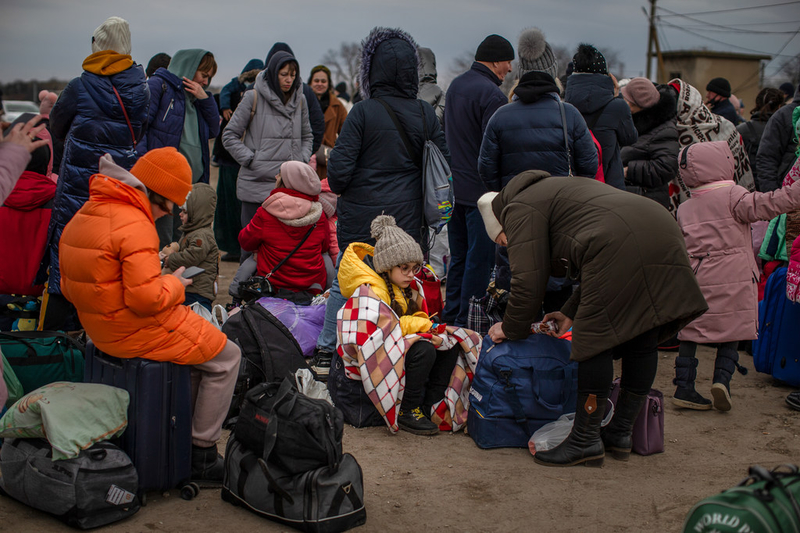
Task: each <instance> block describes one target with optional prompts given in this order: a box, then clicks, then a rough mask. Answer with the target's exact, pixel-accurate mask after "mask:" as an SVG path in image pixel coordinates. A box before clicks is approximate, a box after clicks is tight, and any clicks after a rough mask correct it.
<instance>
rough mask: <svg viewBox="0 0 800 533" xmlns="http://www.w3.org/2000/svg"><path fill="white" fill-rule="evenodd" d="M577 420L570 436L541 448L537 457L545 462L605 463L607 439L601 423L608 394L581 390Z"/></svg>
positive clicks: (558, 463) (569, 464) (551, 464)
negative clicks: (602, 438) (551, 445)
mask: <svg viewBox="0 0 800 533" xmlns="http://www.w3.org/2000/svg"><path fill="white" fill-rule="evenodd" d="M577 406H578V408H577V411H576V412H575V422H574V423H573V425H572V431H571V432H570V434H569V436H567V440H565V441H564V442H562V443H561V444H559V445H558V446H556V447H555V448H553V449H552V450H547V451H544V452H537V453H536V455H534V456H533V460H534V461H536V462H537V463H539V464H540V465H544V466H574V465H578V464H585V465H586V466H603V457H605V451H604V450H603V441H602V440H601V439H600V424H601V423H602V422H603V414H604V413H605V410H606V396H597V395H595V394H586V393H578V404H577Z"/></svg>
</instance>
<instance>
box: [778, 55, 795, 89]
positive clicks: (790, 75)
mask: <svg viewBox="0 0 800 533" xmlns="http://www.w3.org/2000/svg"><path fill="white" fill-rule="evenodd" d="M774 78H780V79H781V80H783V79H786V80H787V81H789V82H791V83H792V85H794V86H795V87H797V85H798V84H800V54H797V55H796V56H794V57H790V58H789V59H787V60H786V61H784V62H783V63H781V66H780V68H779V69H778V72H777V73H776V74H775V76H774V77H773V79H774Z"/></svg>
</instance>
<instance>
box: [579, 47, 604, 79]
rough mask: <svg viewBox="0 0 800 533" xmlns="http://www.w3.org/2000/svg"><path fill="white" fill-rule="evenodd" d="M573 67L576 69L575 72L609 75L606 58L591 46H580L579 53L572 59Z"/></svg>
mask: <svg viewBox="0 0 800 533" xmlns="http://www.w3.org/2000/svg"><path fill="white" fill-rule="evenodd" d="M572 65H573V67H574V68H575V70H574V72H578V73H579V72H587V73H591V74H608V65H606V58H605V56H603V54H601V53H600V50H598V49H597V48H595V47H594V46H592V45H591V44H581V45H579V46H578V51H577V52H576V53H575V55H574V56H573V57H572Z"/></svg>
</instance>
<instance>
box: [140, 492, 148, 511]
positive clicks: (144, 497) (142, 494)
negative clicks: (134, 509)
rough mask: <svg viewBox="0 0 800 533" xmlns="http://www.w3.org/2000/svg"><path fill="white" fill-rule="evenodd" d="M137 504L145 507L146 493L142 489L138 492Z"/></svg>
mask: <svg viewBox="0 0 800 533" xmlns="http://www.w3.org/2000/svg"><path fill="white" fill-rule="evenodd" d="M139 505H141V506H142V507H147V493H146V492H144V491H142V492H140V493H139Z"/></svg>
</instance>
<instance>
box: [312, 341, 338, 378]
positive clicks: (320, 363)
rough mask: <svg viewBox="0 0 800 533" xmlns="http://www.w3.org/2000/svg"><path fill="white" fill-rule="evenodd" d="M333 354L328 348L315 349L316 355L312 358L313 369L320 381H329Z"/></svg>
mask: <svg viewBox="0 0 800 533" xmlns="http://www.w3.org/2000/svg"><path fill="white" fill-rule="evenodd" d="M332 360H333V354H332V353H331V352H329V351H327V350H320V349H317V350H314V357H313V359H311V365H310V366H311V370H312V371H313V372H314V374H316V375H317V380H318V381H328V374H330V373H331V361H332Z"/></svg>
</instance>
